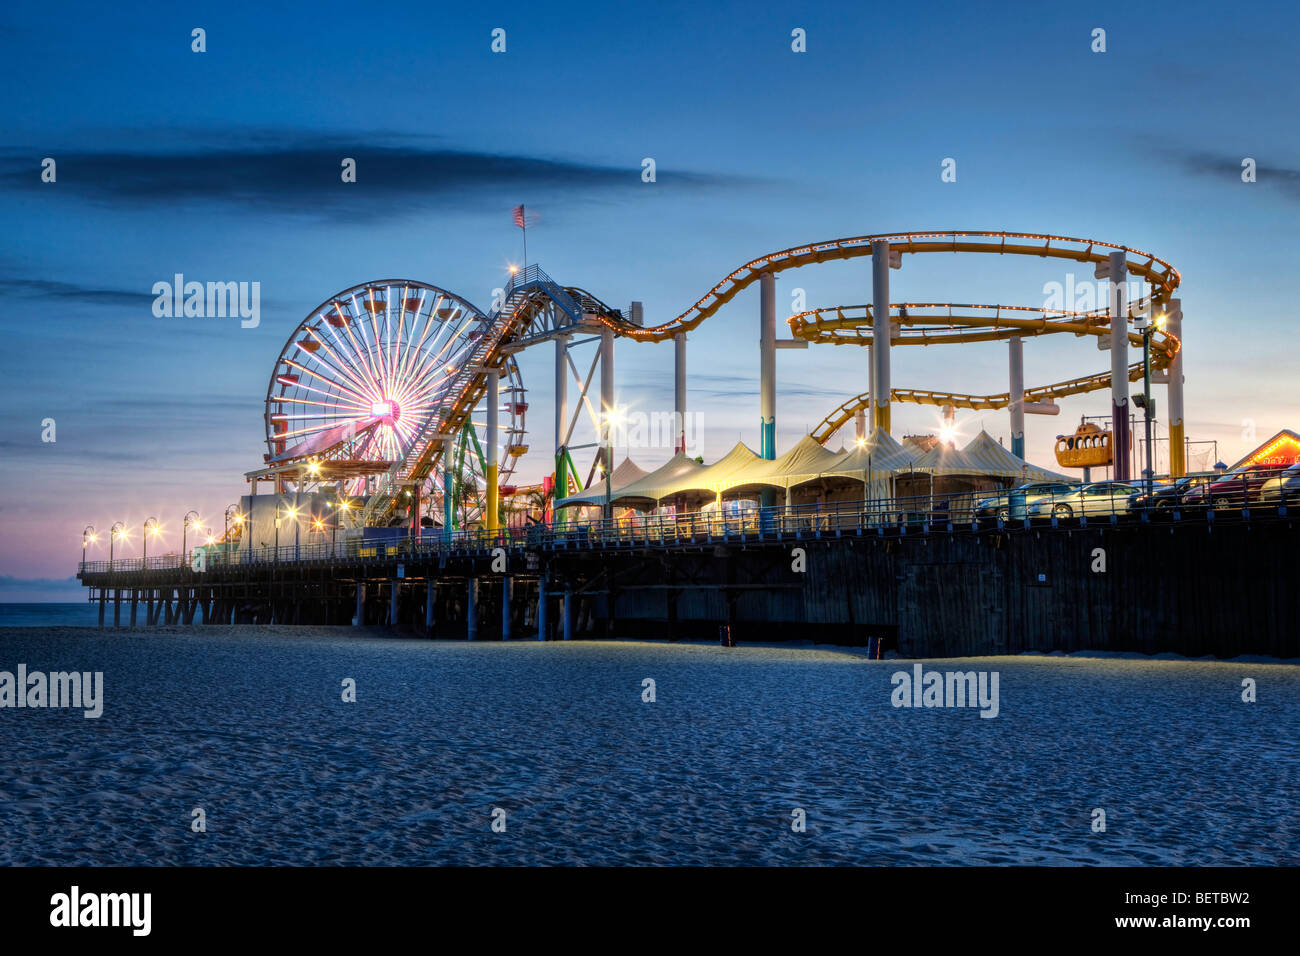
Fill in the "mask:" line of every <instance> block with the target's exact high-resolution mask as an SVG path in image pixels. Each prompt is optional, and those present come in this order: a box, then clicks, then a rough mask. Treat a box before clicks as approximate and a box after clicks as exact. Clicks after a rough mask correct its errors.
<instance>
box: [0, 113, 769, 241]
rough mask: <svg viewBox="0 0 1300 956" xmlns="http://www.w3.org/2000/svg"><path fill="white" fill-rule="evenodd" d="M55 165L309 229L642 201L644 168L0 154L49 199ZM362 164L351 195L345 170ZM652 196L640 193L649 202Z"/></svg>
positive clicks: (389, 158) (428, 152)
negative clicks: (427, 212)
mask: <svg viewBox="0 0 1300 956" xmlns="http://www.w3.org/2000/svg"><path fill="white" fill-rule="evenodd" d="M43 156H52V157H53V158H54V159H55V160H57V162H58V182H57V186H58V189H59V195H74V196H78V197H81V198H84V199H89V200H92V201H95V202H99V203H103V204H107V205H110V206H113V207H115V208H138V207H142V206H148V207H153V206H156V205H174V204H177V203H187V202H196V203H217V204H226V205H235V206H240V207H250V208H256V209H259V210H263V211H265V210H266V209H267V208H273V209H276V210H278V211H279V212H281V213H290V214H298V215H304V216H309V217H313V218H334V219H349V220H355V219H372V218H375V217H379V216H392V215H401V214H403V213H411V212H413V211H414V210H415V209H417V208H427V207H429V206H431V205H435V204H439V205H448V204H453V203H460V202H465V201H471V202H474V201H478V199H477V198H476V197H477V196H479V195H486V194H488V193H492V192H497V191H502V192H504V191H510V192H512V193H515V194H518V193H521V192H523V191H525V190H527V191H528V192H529V193H530V194H536V193H537V192H539V191H540V192H550V193H552V194H554V193H564V194H590V195H595V194H602V195H612V194H614V193H616V192H617V191H620V190H622V191H626V192H627V193H629V194H631V192H632V190H644V189H645V186H644V184H643V183H642V182H641V166H640V157H636V158H635V159H629V162H628V165H626V166H609V165H598V164H592V163H581V162H574V161H570V160H561V159H549V158H544V157H539V156H525V155H518V154H508V153H491V152H482V151H473V150H456V149H447V148H442V147H435V146H433V145H432V144H430V143H429V142H428V139H427V138H416V137H400V136H395V135H393V134H382V133H381V134H365V135H358V136H355V137H312V136H308V135H298V136H290V137H285V136H283V135H281V136H280V137H279V138H271V137H268V136H267V135H265V134H259V135H251V134H250V135H246V136H243V137H241V138H240V141H239V143H238V145H235V146H230V145H221V146H214V147H212V148H202V147H196V146H192V145H187V146H179V147H177V146H172V147H168V148H163V149H140V150H135V149H131V150H103V151H91V150H72V151H66V152H65V151H59V150H54V149H49V150H44V151H43V150H22V151H18V150H14V149H8V150H5V151H4V152H2V153H0V184H3V185H4V186H5V187H7V188H9V189H12V190H22V191H28V192H35V191H36V190H41V191H42V192H46V193H48V191H49V190H50V188H51V187H50V185H49V184H44V183H42V182H41V181H40V176H39V173H40V162H41V159H42V157H43ZM344 157H350V158H352V159H355V160H356V163H357V181H356V182H355V183H344V182H342V180H341V178H340V173H341V171H342V167H341V163H342V161H343V159H344ZM750 182H752V181H751V180H747V179H745V178H742V177H738V176H724V175H718V174H713V173H702V172H692V171H687V170H675V169H672V168H668V167H663V168H660V169H658V170H657V185H659V186H661V187H663V188H666V189H667V188H682V187H685V188H689V189H693V190H698V189H709V188H726V187H734V186H738V185H746V184H748V183H750ZM643 194H644V193H641V195H643Z"/></svg>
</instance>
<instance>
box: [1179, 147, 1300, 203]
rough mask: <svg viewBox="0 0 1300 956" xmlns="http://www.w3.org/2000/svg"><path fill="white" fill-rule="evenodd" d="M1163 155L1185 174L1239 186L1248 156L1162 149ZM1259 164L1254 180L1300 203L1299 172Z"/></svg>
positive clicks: (1255, 157)
mask: <svg viewBox="0 0 1300 956" xmlns="http://www.w3.org/2000/svg"><path fill="white" fill-rule="evenodd" d="M1160 153H1161V155H1162V156H1163V157H1164V158H1165V159H1166V160H1168V161H1170V162H1173V163H1175V164H1176V165H1178V166H1180V167H1181V168H1182V169H1183V171H1185V172H1187V173H1190V174H1192V175H1194V176H1211V177H1214V178H1217V179H1222V180H1223V181H1224V182H1225V183H1229V184H1232V183H1238V184H1239V183H1240V182H1241V173H1242V169H1243V167H1242V165H1241V164H1242V161H1243V160H1244V159H1245V158H1246V157H1245V156H1220V155H1215V154H1213V153H1204V152H1187V151H1181V150H1171V149H1162V150H1161V151H1160ZM1251 158H1253V159H1254V160H1255V161H1256V166H1255V181H1256V182H1257V183H1258V184H1259V185H1261V186H1265V187H1272V188H1273V189H1276V190H1278V191H1279V192H1281V193H1283V194H1285V195H1286V196H1288V197H1289V198H1291V199H1295V200H1300V169H1288V168H1286V167H1285V166H1269V165H1266V164H1264V163H1262V162H1260V161H1259V157H1258V156H1254V157H1251Z"/></svg>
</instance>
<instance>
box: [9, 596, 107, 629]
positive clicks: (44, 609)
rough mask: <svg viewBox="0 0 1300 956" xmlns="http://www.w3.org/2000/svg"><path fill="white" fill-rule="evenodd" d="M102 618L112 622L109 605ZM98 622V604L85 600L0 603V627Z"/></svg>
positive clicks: (91, 623) (54, 625)
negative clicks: (76, 601)
mask: <svg viewBox="0 0 1300 956" xmlns="http://www.w3.org/2000/svg"><path fill="white" fill-rule="evenodd" d="M128 611H129V606H124V608H123V612H124V613H126V612H128ZM104 620H105V623H107V624H111V623H112V622H113V608H112V607H111V606H110V607H109V608H108V610H107V612H106V613H105V618H104ZM123 620H129V618H126V617H124V618H123ZM98 624H99V605H98V604H88V603H87V602H85V601H81V602H79V603H76V604H0V627H95V626H96V625H98Z"/></svg>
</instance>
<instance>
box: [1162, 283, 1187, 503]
mask: <svg viewBox="0 0 1300 956" xmlns="http://www.w3.org/2000/svg"><path fill="white" fill-rule="evenodd" d="M1165 312H1166V314H1167V315H1168V316H1169V318H1168V320H1167V321H1166V324H1165V330H1166V331H1167V332H1168V333H1169V334H1170V335H1172V336H1174V337H1175V338H1177V339H1178V341H1179V344H1180V348H1179V349H1178V354H1177V355H1175V356H1174V358H1173V360H1172V361H1171V362H1170V363H1169V385H1168V390H1167V391H1166V393H1165V395H1166V400H1167V401H1168V403H1169V474H1171V475H1173V476H1174V477H1179V476H1182V475H1185V474H1187V447H1186V445H1185V444H1184V442H1185V441H1186V437H1185V435H1184V433H1183V352H1184V351H1185V349H1186V342H1185V341H1184V339H1183V301H1182V299H1170V300H1169V303H1168V305H1167V306H1166V308H1165Z"/></svg>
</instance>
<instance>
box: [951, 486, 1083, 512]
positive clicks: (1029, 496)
mask: <svg viewBox="0 0 1300 956" xmlns="http://www.w3.org/2000/svg"><path fill="white" fill-rule="evenodd" d="M1077 487H1078V486H1077V485H1075V484H1074V483H1073V482H1069V481H1030V482H1026V483H1025V484H1023V485H1019V486H1017V487H1016V488H1013V489H1009V490H1007V491H1001V492H998V493H997V494H996V495H990V496H989V497H987V498H981V499H980V500H978V501H976V502H975V517H977V518H999V517H1000V518H1005V517H1007V516H1008V515H1009V514H1011V496H1012V494H1020V493H1023V494H1024V496H1025V505H1026V506H1028V505H1031V504H1033V503H1034V502H1036V501H1041V500H1042V499H1043V498H1044V497H1049V496H1054V495H1068V494H1069V493H1070V492H1072V491H1074V489H1075V488H1077Z"/></svg>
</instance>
